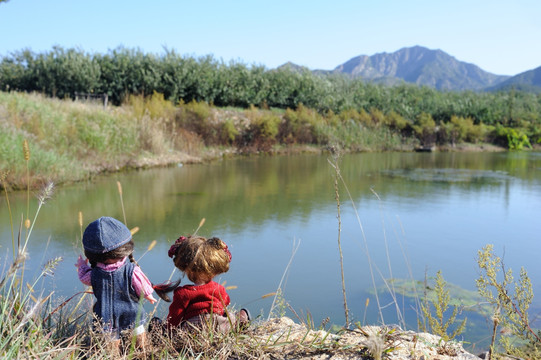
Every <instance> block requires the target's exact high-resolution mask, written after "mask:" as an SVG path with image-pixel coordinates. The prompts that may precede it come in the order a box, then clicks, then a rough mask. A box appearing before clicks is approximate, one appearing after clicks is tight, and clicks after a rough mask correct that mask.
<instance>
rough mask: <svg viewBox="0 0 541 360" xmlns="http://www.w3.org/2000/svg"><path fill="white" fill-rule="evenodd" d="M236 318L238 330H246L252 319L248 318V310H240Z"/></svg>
mask: <svg viewBox="0 0 541 360" xmlns="http://www.w3.org/2000/svg"><path fill="white" fill-rule="evenodd" d="M237 316H238V318H239V320H238V324H239V328H240V329H241V330H244V329H246V328H248V326H249V325H250V321H251V320H252V317H251V316H250V311H248V309H240V311H239V313H238V315H237Z"/></svg>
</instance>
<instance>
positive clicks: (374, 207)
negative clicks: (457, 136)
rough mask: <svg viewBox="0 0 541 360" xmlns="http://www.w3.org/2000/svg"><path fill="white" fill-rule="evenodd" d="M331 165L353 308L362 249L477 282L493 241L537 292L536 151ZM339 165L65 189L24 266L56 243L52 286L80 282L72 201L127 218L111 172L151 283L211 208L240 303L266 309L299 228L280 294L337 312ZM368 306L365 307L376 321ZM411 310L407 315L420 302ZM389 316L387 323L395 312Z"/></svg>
mask: <svg viewBox="0 0 541 360" xmlns="http://www.w3.org/2000/svg"><path fill="white" fill-rule="evenodd" d="M339 165H340V170H341V175H342V178H343V180H344V181H343V183H342V182H341V183H340V184H339V188H340V201H341V224H342V229H341V230H342V233H341V236H342V245H343V248H344V266H345V271H346V286H347V290H348V303H349V304H350V307H351V313H352V314H353V317H354V319H360V318H362V317H363V315H364V304H365V300H366V297H370V296H371V295H370V294H369V292H368V290H369V289H370V288H371V287H372V280H371V276H370V267H369V264H368V260H367V256H366V249H368V251H369V253H370V256H371V259H372V260H373V263H374V265H375V266H377V269H375V274H376V276H375V278H376V281H377V282H378V285H379V284H380V283H381V277H398V278H409V277H410V276H413V277H414V278H415V279H417V280H419V279H423V278H424V276H425V272H426V273H428V274H429V275H434V274H435V273H436V271H438V270H442V274H443V276H444V277H445V279H446V280H447V281H448V282H451V283H454V284H458V285H460V286H462V287H464V288H466V289H470V290H474V289H475V283H474V280H475V277H476V276H477V271H476V263H475V256H476V252H477V250H479V249H480V248H481V247H482V246H483V245H485V244H487V243H493V244H495V250H496V251H497V253H498V254H499V255H502V252H503V251H505V262H506V265H507V266H509V267H511V268H513V270H514V271H515V272H516V273H518V271H519V269H520V266H522V265H524V266H525V267H526V268H527V270H528V271H529V274H530V276H531V277H532V280H533V284H534V291H536V290H541V286H540V285H539V276H538V274H540V273H541V265H540V264H539V261H538V260H537V259H538V254H537V253H536V251H537V250H536V251H530V250H532V249H538V247H539V246H538V244H537V240H538V237H539V235H538V214H539V210H541V201H540V200H541V191H540V190H541V157H540V156H539V154H538V153H467V154H463V153H433V154H414V153H393V154H355V155H346V156H344V157H343V158H342V159H341V161H340V164H339ZM333 176H334V172H333V169H332V167H331V166H330V165H329V163H328V158H327V156H319V155H297V156H285V157H264V156H262V157H250V158H240V159H230V160H226V161H220V162H215V163H211V164H201V165H189V166H177V167H173V168H164V169H151V170H142V171H133V172H129V173H123V174H114V175H110V176H104V177H96V178H95V179H93V181H91V182H88V183H83V184H76V185H72V186H65V187H61V188H59V189H57V192H56V194H55V196H54V198H53V199H52V200H51V201H49V202H48V203H47V204H46V206H45V207H44V208H43V209H42V212H41V214H40V216H39V218H38V222H37V224H36V228H35V231H34V234H33V236H32V238H31V241H30V247H29V252H30V254H31V260H30V261H29V266H30V267H31V268H33V269H35V270H36V271H37V270H39V269H40V266H41V264H42V263H43V262H45V261H46V260H48V259H49V258H50V257H51V256H52V254H54V255H55V256H56V255H62V256H64V257H65V259H66V260H65V261H64V262H63V263H62V265H61V266H60V267H59V268H58V269H57V271H56V275H55V277H54V278H51V279H50V280H49V281H50V282H49V283H48V284H47V286H50V287H52V288H53V289H54V290H55V291H56V294H57V295H58V296H69V295H71V294H73V293H74V292H75V291H78V290H81V288H82V287H81V285H80V284H79V283H78V282H77V278H76V275H75V271H74V269H75V267H74V266H73V263H74V262H75V260H76V258H77V254H78V253H80V252H81V246H80V239H81V229H80V227H79V225H78V213H79V211H81V212H82V213H83V216H84V222H85V225H86V224H87V223H89V222H90V221H92V220H94V219H96V218H98V217H100V216H113V217H116V218H118V219H121V220H123V219H124V215H123V212H122V207H121V202H120V196H119V194H118V190H117V181H119V182H120V183H121V184H122V188H123V199H124V205H125V209H126V222H127V225H128V226H129V227H130V228H132V227H135V226H138V227H139V228H140V231H139V233H137V234H136V235H135V243H136V258H138V256H140V255H141V254H143V253H144V252H145V250H146V248H147V247H148V245H149V244H150V243H151V241H152V240H154V239H156V240H157V241H158V245H157V246H156V247H155V248H154V249H153V250H152V251H151V252H149V253H148V254H147V255H145V257H144V258H143V259H141V261H140V264H141V266H142V267H143V269H144V271H145V273H147V275H149V277H150V278H151V280H153V281H154V282H160V281H163V280H166V279H167V278H168V277H169V275H170V273H171V271H172V269H173V266H172V264H171V263H170V259H169V258H168V257H167V248H168V247H169V244H170V243H171V242H172V241H174V239H176V238H177V237H178V236H179V235H181V234H188V233H192V232H193V231H194V230H195V229H196V228H197V226H198V224H199V222H200V220H201V219H202V218H205V219H206V222H205V225H204V226H203V228H202V229H201V230H200V234H202V235H206V236H210V235H217V236H220V237H221V238H223V239H224V240H225V241H226V242H228V243H229V244H231V249H232V252H233V263H232V267H231V270H230V271H229V272H228V273H227V274H225V275H223V277H222V279H221V280H222V281H227V282H228V284H230V285H237V286H238V288H237V289H236V290H233V291H232V293H231V295H232V299H233V302H234V303H237V304H239V305H247V306H250V307H252V309H253V313H255V314H257V313H258V311H261V312H262V313H264V314H265V315H266V312H267V311H268V309H269V306H270V302H271V301H272V299H260V298H261V296H262V295H264V294H266V293H269V292H272V291H274V290H275V289H276V286H277V285H278V283H279V281H280V279H281V278H282V275H283V273H284V271H285V270H286V268H287V263H288V261H289V257H290V255H291V249H292V246H293V242H294V240H295V241H299V240H300V242H301V245H300V248H299V251H298V253H297V254H296V256H295V258H294V260H293V262H292V265H291V267H290V268H289V273H288V276H287V277H286V279H287V281H286V283H285V298H286V300H287V301H288V302H290V304H291V306H292V307H293V308H295V309H296V310H297V311H299V312H307V311H310V312H311V314H312V315H313V316H314V319H315V321H316V323H317V322H319V321H321V319H323V318H325V317H326V316H330V317H331V320H332V321H333V322H335V323H342V322H343V310H342V308H341V307H342V299H341V296H342V293H341V287H340V274H339V260H338V250H337V244H336V239H337V234H338V220H337V218H336V215H337V204H336V200H335V192H334V188H333V181H334V180H333ZM376 195H377V196H376ZM349 196H351V199H350V198H349ZM10 201H11V206H12V213H13V214H14V219H20V216H21V214H23V213H25V212H26V197H25V194H23V193H18V194H11V195H10ZM32 206H33V207H35V204H33V205H32ZM33 211H35V210H31V213H32V212H33ZM17 221H18V220H16V222H17ZM0 226H1V235H2V237H1V242H0V244H1V246H2V248H1V250H2V254H3V257H9V254H10V253H11V232H10V231H9V229H10V225H9V214H8V210H7V206H5V205H2V207H0ZM16 226H17V225H16ZM525 250H528V251H525ZM4 254H5V256H4ZM388 259H389V260H388ZM389 261H390V263H389ZM389 264H390V265H389ZM410 274H411V275H410ZM538 293H539V291H538ZM536 300H538V299H536ZM371 304H375V302H374V301H373V300H372V301H371ZM372 306H373V305H371V307H370V308H369V309H368V313H367V319H368V320H369V321H374V322H377V321H378V318H377V311H376V309H375V307H372ZM161 311H162V314H164V313H165V310H164V308H162V309H161ZM405 311H406V313H407V315H406V318H407V319H408V320H409V321H411V324H413V326H415V324H416V319H415V314H414V313H412V312H411V311H409V310H405ZM387 316H388V317H389V318H388V319H386V321H388V322H393V319H392V317H393V313H392V311H389V310H387V311H386V317H387Z"/></svg>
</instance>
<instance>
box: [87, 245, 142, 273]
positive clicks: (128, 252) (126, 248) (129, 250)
mask: <svg viewBox="0 0 541 360" xmlns="http://www.w3.org/2000/svg"><path fill="white" fill-rule="evenodd" d="M134 248H135V244H134V243H133V240H130V241H129V242H127V243H125V244H124V245H122V246H119V247H117V248H116V249H113V250H111V251H108V252H106V253H103V254H96V253H93V252H90V251H88V250H85V256H86V257H87V259H88V261H89V262H90V266H91V267H96V264H97V263H104V262H105V261H107V260H109V259H122V258H125V257H126V256H128V257H129V259H130V261H131V262H133V263H135V259H134V258H133V250H134Z"/></svg>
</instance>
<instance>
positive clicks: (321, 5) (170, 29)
mask: <svg viewBox="0 0 541 360" xmlns="http://www.w3.org/2000/svg"><path fill="white" fill-rule="evenodd" d="M540 16H541V1H540V0H509V1H502V0H490V1H487V0H453V1H445V0H380V1H377V0H328V1H322V0H310V1H305V0H288V1H283V0H273V1H257V0H252V1H248V0H238V1H235V0H230V1H227V0H192V1H184V0H153V1H139V0H133V1H124V0H92V1H82V0H47V1H45V0H9V1H8V2H7V3H0V56H5V55H9V54H10V53H12V52H14V51H18V50H22V49H25V48H29V49H31V50H33V51H34V52H38V53H39V52H44V51H49V50H51V49H52V47H53V46H54V45H60V46H62V47H64V48H79V49H81V50H84V51H87V52H90V53H106V52H108V51H109V50H111V49H114V48H117V47H119V46H124V47H127V48H139V49H141V50H143V51H144V52H147V53H156V54H163V53H164V48H168V49H171V50H175V51H176V52H178V53H180V54H183V55H189V56H196V57H199V56H205V55H213V56H214V58H216V59H219V60H220V59H221V60H223V61H224V62H229V61H231V60H234V61H240V62H242V63H245V64H257V65H264V66H266V67H267V68H274V67H277V66H279V65H282V64H283V63H285V62H287V61H292V62H294V63H296V64H299V65H304V66H307V67H308V68H310V69H325V70H330V69H333V68H335V67H336V66H337V65H340V64H342V63H344V62H346V61H347V60H349V59H351V58H352V57H355V56H358V55H373V54H376V53H381V52H388V53H389V52H394V51H396V50H399V49H401V48H403V47H409V46H414V45H421V46H424V47H427V48H430V49H441V50H443V51H445V52H446V53H448V54H450V55H452V56H454V57H455V58H456V59H458V60H460V61H465V62H468V63H473V64H475V65H477V66H479V67H481V68H482V69H483V70H485V71H489V72H492V73H495V74H499V75H516V74H518V73H521V72H523V71H527V70H531V69H534V68H537V67H539V66H541V21H540V20H539V19H540Z"/></svg>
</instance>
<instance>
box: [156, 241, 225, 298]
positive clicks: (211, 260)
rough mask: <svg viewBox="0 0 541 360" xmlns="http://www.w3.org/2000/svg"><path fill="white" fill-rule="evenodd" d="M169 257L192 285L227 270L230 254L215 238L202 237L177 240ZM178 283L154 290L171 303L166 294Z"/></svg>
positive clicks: (210, 278) (222, 243)
mask: <svg viewBox="0 0 541 360" xmlns="http://www.w3.org/2000/svg"><path fill="white" fill-rule="evenodd" d="M171 249H172V250H170V253H169V256H171V257H172V258H173V262H174V264H175V266H176V267H177V268H178V269H179V270H180V271H182V272H184V273H185V274H186V276H187V277H188V279H190V281H192V282H194V283H199V282H204V283H207V282H209V281H211V280H212V279H213V278H214V277H215V276H216V275H219V274H223V273H225V272H227V271H228V270H229V263H230V262H231V253H230V252H229V249H228V248H227V245H226V244H225V243H224V242H223V241H222V240H220V239H219V238H217V237H212V238H210V239H206V238H204V237H202V236H188V237H187V238H183V237H182V238H179V240H177V242H176V243H175V244H174V245H173V246H172V247H171ZM179 284H180V280H179V281H175V282H173V283H164V284H159V285H155V286H154V290H155V291H156V293H157V294H158V296H160V297H161V298H162V299H164V300H165V301H171V300H170V299H169V297H168V296H167V293H168V292H170V291H173V290H174V289H175V288H177V287H178V286H179Z"/></svg>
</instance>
